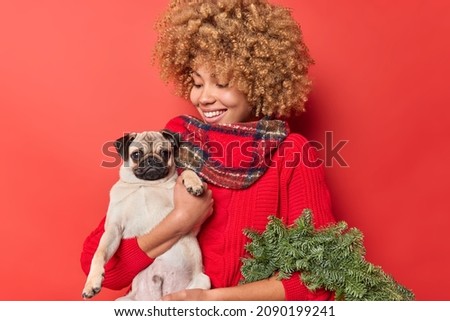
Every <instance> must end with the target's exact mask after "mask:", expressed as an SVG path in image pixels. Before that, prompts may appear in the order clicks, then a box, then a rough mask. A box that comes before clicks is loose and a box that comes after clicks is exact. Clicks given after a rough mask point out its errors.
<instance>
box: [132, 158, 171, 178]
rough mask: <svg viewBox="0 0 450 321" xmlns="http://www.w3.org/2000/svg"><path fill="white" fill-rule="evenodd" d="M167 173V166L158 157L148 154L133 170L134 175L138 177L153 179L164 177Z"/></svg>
mask: <svg viewBox="0 0 450 321" xmlns="http://www.w3.org/2000/svg"><path fill="white" fill-rule="evenodd" d="M167 174H169V167H168V166H167V164H166V163H165V162H164V161H162V160H161V159H160V158H158V157H155V156H149V157H146V158H145V159H143V160H142V161H140V162H139V165H138V167H137V168H136V169H135V170H134V175H136V177H137V178H139V179H144V180H147V181H155V180H158V179H161V178H164V177H166V176H167Z"/></svg>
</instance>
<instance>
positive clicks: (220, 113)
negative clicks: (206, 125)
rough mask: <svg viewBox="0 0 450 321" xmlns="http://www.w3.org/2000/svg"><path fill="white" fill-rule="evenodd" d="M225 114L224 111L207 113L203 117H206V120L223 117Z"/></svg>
mask: <svg viewBox="0 0 450 321" xmlns="http://www.w3.org/2000/svg"><path fill="white" fill-rule="evenodd" d="M224 112H225V111H224V110H216V111H205V112H203V115H205V117H206V118H212V117H217V116H219V115H222V114H223V113H224Z"/></svg>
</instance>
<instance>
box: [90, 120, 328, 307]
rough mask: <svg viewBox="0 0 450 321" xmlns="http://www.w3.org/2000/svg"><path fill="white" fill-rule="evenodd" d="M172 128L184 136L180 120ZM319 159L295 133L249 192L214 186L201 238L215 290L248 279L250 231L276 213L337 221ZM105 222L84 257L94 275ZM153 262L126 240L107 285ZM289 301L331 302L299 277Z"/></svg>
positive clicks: (289, 284)
mask: <svg viewBox="0 0 450 321" xmlns="http://www.w3.org/2000/svg"><path fill="white" fill-rule="evenodd" d="M167 128H168V129H170V130H172V131H175V132H178V131H180V129H181V128H179V127H178V125H177V123H176V122H169V124H168V126H167ZM318 163H319V162H317V155H316V153H315V150H314V149H313V148H309V145H308V142H307V140H306V139H305V138H304V137H302V136H301V135H299V134H289V135H288V136H287V138H286V139H285V140H284V141H283V143H281V145H280V146H279V148H278V149H277V150H276V151H275V153H274V154H273V156H272V163H271V164H270V166H269V167H268V169H267V171H266V172H265V174H264V175H263V176H262V177H261V178H259V179H258V181H257V182H256V183H254V184H252V185H251V186H250V187H248V188H246V189H226V188H223V187H218V186H214V185H212V184H209V187H210V188H211V190H212V192H213V197H214V213H213V215H212V216H211V217H210V218H209V219H208V220H207V221H206V222H205V223H204V224H203V226H202V229H201V231H200V233H199V235H198V239H199V243H200V247H201V250H202V254H203V264H204V267H205V273H206V274H207V275H208V276H209V277H210V279H211V283H212V286H213V287H214V288H219V287H229V286H235V285H238V283H239V281H240V280H241V278H242V275H241V273H240V268H241V265H242V262H241V258H242V257H245V256H246V255H247V254H246V252H245V244H246V243H247V242H248V241H249V240H248V238H247V237H245V236H244V234H243V230H244V229H248V228H251V229H254V230H258V231H263V230H264V229H265V227H266V224H267V222H268V217H269V216H270V215H276V216H278V217H280V218H282V219H283V221H284V222H285V223H286V224H292V223H293V222H294V221H295V219H297V218H298V216H299V215H300V214H301V212H302V211H303V209H305V208H309V209H311V210H312V211H313V213H314V220H315V221H314V224H315V226H316V227H320V226H324V225H326V224H328V223H330V222H335V219H334V217H333V215H332V212H331V202H330V197H329V193H328V189H327V186H326V183H325V178H324V170H323V167H322V166H318ZM103 225H104V219H103V220H102V221H101V222H100V224H99V226H98V227H97V228H96V229H95V230H94V231H93V232H92V233H91V234H90V235H89V236H88V237H87V239H86V240H85V242H84V246H83V251H82V254H81V266H82V268H83V270H84V272H85V273H88V272H89V268H90V263H91V260H92V256H93V254H94V252H95V250H96V248H97V245H98V243H99V241H100V237H101V235H102V234H103V232H104V227H103ZM152 262H153V260H152V259H151V258H149V257H148V256H147V255H146V254H145V252H143V251H142V250H141V249H140V248H139V246H138V244H137V240H136V238H133V239H127V240H123V241H122V242H121V245H120V247H119V249H118V251H117V252H116V254H115V255H114V257H113V258H111V260H110V261H109V262H108V263H107V265H106V267H105V270H106V273H105V279H104V283H103V285H104V286H105V287H107V288H111V289H121V288H124V287H126V286H129V285H130V284H131V281H132V279H133V277H134V276H135V275H136V274H137V273H139V272H140V271H141V270H142V269H144V268H146V267H147V266H148V265H150V264H151V263H152ZM282 282H283V285H284V288H285V298H286V300H328V299H332V297H333V296H332V294H331V293H329V292H326V291H320V290H319V291H315V292H311V291H309V290H308V289H307V288H306V287H305V286H304V285H303V284H302V282H301V279H300V277H299V274H298V273H295V274H293V275H292V277H291V278H290V279H286V280H283V281H282Z"/></svg>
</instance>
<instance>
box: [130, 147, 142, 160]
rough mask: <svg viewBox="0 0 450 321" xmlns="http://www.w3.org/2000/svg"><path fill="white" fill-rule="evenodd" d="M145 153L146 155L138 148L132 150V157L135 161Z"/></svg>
mask: <svg viewBox="0 0 450 321" xmlns="http://www.w3.org/2000/svg"><path fill="white" fill-rule="evenodd" d="M143 155H144V153H143V152H142V151H141V150H137V151H135V152H132V153H131V154H130V157H131V159H132V160H134V161H139V159H141V158H142V156H143Z"/></svg>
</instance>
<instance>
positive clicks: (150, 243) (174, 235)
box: [137, 176, 213, 258]
mask: <svg viewBox="0 0 450 321" xmlns="http://www.w3.org/2000/svg"><path fill="white" fill-rule="evenodd" d="M173 197H174V209H173V210H172V211H171V212H170V213H169V214H168V215H167V216H166V217H165V218H164V219H163V220H162V221H161V222H160V223H159V224H158V225H157V226H155V228H154V229H152V230H151V231H150V232H149V233H147V234H145V235H142V236H140V237H138V238H137V242H138V245H139V247H140V248H141V249H142V250H143V251H144V252H146V253H147V255H148V256H149V257H151V258H156V257H158V256H160V255H161V254H163V253H165V252H166V251H167V250H169V249H170V248H171V247H172V246H173V245H174V244H175V243H176V242H177V241H178V240H179V239H180V238H181V237H182V236H184V235H186V234H188V233H190V232H192V231H197V230H198V229H199V228H200V226H201V225H202V223H203V222H204V221H205V220H206V219H207V218H208V216H210V215H211V214H212V211H213V198H212V192H211V190H209V189H208V186H207V184H206V183H204V192H203V194H202V195H201V196H193V195H191V194H189V192H188V191H187V190H186V187H185V186H184V184H183V180H182V178H181V176H179V177H178V179H177V181H176V184H175V188H174V196H173Z"/></svg>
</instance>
